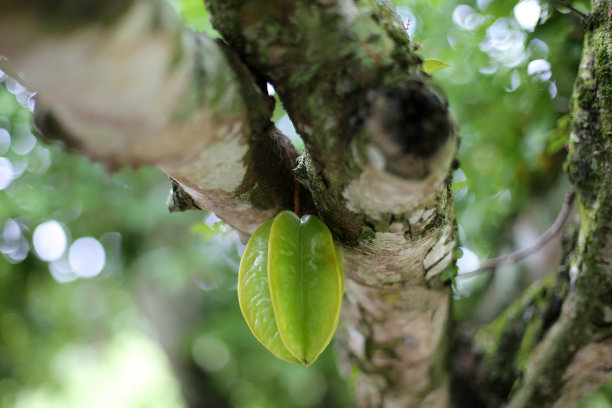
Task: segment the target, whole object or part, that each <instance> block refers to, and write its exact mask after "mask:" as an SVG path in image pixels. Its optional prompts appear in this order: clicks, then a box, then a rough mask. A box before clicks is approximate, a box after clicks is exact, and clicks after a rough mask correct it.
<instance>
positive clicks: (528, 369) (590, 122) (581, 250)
mask: <svg viewBox="0 0 612 408" xmlns="http://www.w3.org/2000/svg"><path fill="white" fill-rule="evenodd" d="M584 24H585V28H586V35H585V42H584V51H583V56H582V60H581V64H580V69H579V73H578V78H577V80H576V83H575V87H574V94H573V102H572V124H571V132H570V135H569V146H570V151H569V155H568V159H567V162H566V171H567V173H568V175H569V177H570V180H571V181H572V183H573V184H574V186H575V188H576V191H577V201H578V202H577V205H576V213H577V217H576V218H577V219H576V223H575V225H574V226H573V228H572V230H571V231H570V233H568V236H567V237H566V242H565V253H566V255H565V259H564V261H563V264H562V265H561V267H560V268H559V269H558V270H557V271H556V272H554V273H553V274H551V275H550V276H548V277H547V278H546V279H545V280H543V281H542V282H541V283H540V284H539V286H537V287H536V286H534V287H532V288H531V290H530V291H528V293H526V294H525V295H524V296H523V297H522V299H520V300H519V301H518V302H516V303H515V304H514V305H512V306H511V307H510V308H508V310H506V311H505V313H504V314H503V315H502V316H500V317H499V318H497V319H496V320H495V321H494V322H493V323H491V324H490V325H488V326H486V327H484V328H481V329H480V330H479V331H478V332H477V333H476V336H475V339H474V342H473V344H472V346H474V349H472V350H470V351H469V352H467V353H461V354H460V357H459V358H458V359H457V363H458V364H457V371H458V372H459V376H460V377H461V376H464V378H462V379H460V382H461V384H464V385H467V384H471V387H472V390H473V395H474V400H471V401H466V402H465V403H464V404H463V405H466V406H470V407H473V406H488V407H497V406H500V405H503V404H504V402H506V401H508V403H507V406H508V407H512V408H522V407H547V406H552V407H568V408H569V407H573V406H575V405H576V403H577V402H578V401H579V399H580V398H582V397H584V396H585V395H587V394H588V393H590V392H592V391H594V390H595V389H596V388H597V387H599V386H600V385H602V384H603V382H604V381H606V380H608V379H609V378H610V377H611V376H612V353H611V351H612V341H611V338H612V295H611V294H612V189H611V188H610V186H611V185H612V109H611V108H612V48H611V45H612V1H610V0H606V1H602V0H598V1H594V2H593V7H592V12H591V13H590V14H589V15H588V16H587V17H586V18H585V21H584ZM467 343H468V344H469V342H467ZM463 346H464V347H465V343H464V344H463ZM468 347H469V346H468ZM465 376H468V378H465Z"/></svg>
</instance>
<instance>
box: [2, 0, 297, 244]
mask: <svg viewBox="0 0 612 408" xmlns="http://www.w3.org/2000/svg"><path fill="white" fill-rule="evenodd" d="M83 4H85V3H83ZM86 4H89V5H90V7H91V8H92V10H89V12H88V13H86V18H83V16H82V15H81V14H79V13H77V11H79V10H80V8H79V7H83V6H82V4H81V2H75V1H71V0H65V1H64V2H63V3H61V4H60V3H56V4H55V6H54V7H51V8H49V7H47V6H45V3H44V2H38V1H36V0H29V1H25V2H17V1H12V2H4V3H3V4H2V6H0V54H1V55H4V56H6V57H7V58H8V61H5V62H4V65H7V66H9V67H10V68H11V70H12V71H14V72H19V74H20V80H22V81H24V82H26V84H27V85H28V86H29V87H31V88H32V89H34V90H36V91H38V95H37V97H36V104H37V105H36V112H35V115H36V123H37V125H38V126H39V128H40V129H41V131H42V132H43V134H44V135H45V136H46V137H48V138H58V139H61V140H63V141H64V142H65V143H67V144H68V145H69V146H72V147H75V148H77V149H78V150H79V151H81V152H83V153H85V154H87V155H89V156H90V157H92V158H93V159H95V160H98V161H101V162H103V163H104V165H105V166H106V167H107V168H109V169H111V170H112V169H115V168H118V167H121V166H130V167H137V166H140V165H147V164H154V165H157V166H159V167H161V168H162V169H163V170H164V171H165V172H166V173H168V174H169V175H170V177H171V178H172V179H173V180H175V181H176V182H177V183H179V184H180V185H181V187H182V189H183V190H184V191H186V192H187V193H188V194H189V195H190V196H191V198H192V199H193V202H194V204H195V206H197V207H199V208H201V209H205V210H208V211H212V212H215V213H216V214H217V215H219V216H220V217H221V218H224V219H225V220H226V221H227V222H229V223H230V224H231V225H233V226H234V227H236V228H237V229H238V230H240V231H241V232H243V233H246V234H250V233H252V232H253V231H254V229H255V228H256V227H257V226H259V225H260V224H261V223H262V222H264V221H266V220H267V219H269V218H271V217H272V216H274V215H275V214H276V213H277V212H278V211H280V210H282V209H286V208H291V207H292V201H293V200H292V198H293V194H292V191H293V189H292V186H293V183H294V182H293V175H292V174H291V169H292V168H293V167H294V166H295V159H296V157H297V153H296V152H295V150H294V149H293V147H292V146H291V144H290V143H289V141H288V140H287V139H286V138H285V137H284V136H282V135H281V134H280V133H279V132H278V131H277V130H275V129H274V127H273V125H272V123H271V122H270V116H271V112H272V108H273V102H272V101H271V99H270V98H269V97H268V96H267V95H266V94H265V91H262V90H261V87H260V86H259V84H258V82H257V80H256V78H254V77H253V75H252V74H251V73H250V72H249V70H248V69H247V68H246V67H245V66H244V64H242V63H241V62H240V60H239V59H238V58H237V57H235V56H234V54H233V53H232V51H231V50H230V49H229V48H227V47H226V46H224V45H223V44H221V43H220V42H216V41H213V40H210V39H207V38H205V37H203V36H200V35H196V34H194V33H193V32H191V31H189V30H187V29H185V28H184V27H183V26H182V24H181V22H180V21H179V20H178V18H177V16H175V15H174V12H173V11H172V10H171V8H170V6H169V5H167V4H165V3H164V2H161V1H141V0H134V1H131V2H113V3H112V4H108V5H105V6H104V7H102V6H100V4H102V3H96V2H93V3H91V4H90V2H87V3H86ZM96 4H97V6H96ZM96 7H98V8H100V10H98V9H97V8H96ZM81 11H82V10H81ZM96 16H97V17H99V19H97V17H96ZM303 201H304V205H305V206H306V205H307V203H308V198H307V197H304V200H303Z"/></svg>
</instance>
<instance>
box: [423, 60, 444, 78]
mask: <svg viewBox="0 0 612 408" xmlns="http://www.w3.org/2000/svg"><path fill="white" fill-rule="evenodd" d="M445 67H448V64H447V63H446V62H444V61H440V60H437V59H435V58H430V59H426V60H424V61H423V69H424V70H425V72H427V73H428V74H432V73H434V72H436V71H439V70H441V69H442V68H445Z"/></svg>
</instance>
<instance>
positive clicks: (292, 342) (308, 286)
mask: <svg viewBox="0 0 612 408" xmlns="http://www.w3.org/2000/svg"><path fill="white" fill-rule="evenodd" d="M343 293H344V270H343V267H342V258H341V257H340V253H339V251H338V248H337V246H336V244H335V243H334V241H333V239H332V235H331V232H330V231H329V229H328V228H327V226H326V225H325V224H324V223H323V222H322V221H321V220H320V219H318V218H317V217H315V216H312V215H306V216H304V217H302V218H301V219H300V218H298V217H297V216H296V215H295V214H294V213H292V212H290V211H283V212H281V213H279V214H278V215H277V216H276V217H275V218H274V219H273V220H270V221H268V222H266V223H264V224H263V225H262V226H260V227H259V228H258V229H257V230H256V231H255V233H254V234H253V236H252V237H251V239H250V240H249V242H248V244H247V246H246V248H245V251H244V254H243V255H242V260H241V262H240V272H239V276H238V299H239V302H240V309H241V310H242V314H243V315H244V318H245V320H246V322H247V324H248V326H249V328H250V329H251V331H252V332H253V335H255V337H256V338H257V339H258V340H259V341H260V342H261V343H262V344H263V345H264V346H265V347H266V348H267V349H268V350H270V351H271V352H272V353H273V354H274V355H276V356H277V357H278V358H280V359H282V360H285V361H289V362H292V363H296V364H303V365H306V366H308V365H310V364H312V362H313V361H315V359H316V358H317V357H318V356H319V354H321V352H322V351H323V350H324V349H325V348H326V347H327V345H328V344H329V342H330V341H331V338H332V336H333V335H334V332H335V331H336V327H337V326H338V319H339V316H340V304H341V301H342V295H343Z"/></svg>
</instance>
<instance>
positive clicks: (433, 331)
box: [206, 0, 456, 407]
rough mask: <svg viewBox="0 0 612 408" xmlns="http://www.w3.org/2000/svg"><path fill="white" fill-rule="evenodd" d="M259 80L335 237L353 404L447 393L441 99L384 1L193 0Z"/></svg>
mask: <svg viewBox="0 0 612 408" xmlns="http://www.w3.org/2000/svg"><path fill="white" fill-rule="evenodd" d="M206 3H207V6H208V8H209V10H210V11H211V13H212V16H213V24H214V25H215V27H216V28H217V29H218V30H219V31H220V32H221V33H222V34H223V36H224V37H225V39H226V40H227V41H228V43H229V44H230V45H231V46H232V47H233V48H235V49H236V50H237V51H238V52H239V53H240V54H241V57H242V58H243V60H244V61H246V63H247V64H248V65H249V66H250V67H251V68H252V69H253V70H254V71H256V72H258V73H259V74H260V75H262V77H264V78H265V79H266V80H267V81H269V82H271V83H272V84H273V85H274V87H275V89H276V91H277V92H278V94H279V96H280V97H281V99H282V101H283V104H284V107H285V109H286V110H287V112H288V113H289V115H290V117H291V119H292V121H293V122H294V124H295V126H296V129H297V130H298V132H299V133H300V135H301V136H302V137H303V139H304V141H305V145H306V152H307V153H306V154H305V155H304V157H303V158H302V160H301V162H300V166H299V167H298V169H297V170H296V175H297V177H298V179H299V180H300V181H301V182H302V183H303V184H304V185H305V186H306V187H307V188H308V189H309V190H310V191H311V192H312V195H313V199H314V202H315V205H316V210H317V212H318V214H319V215H320V216H321V217H322V218H323V219H324V220H325V222H326V223H327V224H328V225H329V226H330V228H331V229H332V230H333V232H334V234H335V236H336V237H337V238H338V240H339V241H341V243H342V244H344V245H343V247H342V255H343V259H344V263H345V270H346V272H347V276H348V277H349V278H350V280H349V281H348V282H347V285H346V288H347V289H346V298H345V304H344V309H343V316H344V328H345V331H344V333H341V334H340V336H339V337H340V339H341V340H342V342H343V346H344V347H343V349H342V351H343V355H344V357H345V358H344V364H345V368H346V369H347V372H352V373H355V372H358V373H359V376H358V377H357V384H356V387H355V390H356V392H357V394H358V395H357V401H359V404H361V405H363V406H389V407H390V406H402V407H409V406H417V405H420V404H427V403H429V404H435V405H437V406H443V405H445V404H447V403H448V394H447V392H446V385H447V381H446V377H445V375H444V373H443V370H442V369H441V367H442V365H443V362H444V357H445V352H444V351H445V348H444V338H445V333H446V328H447V321H448V305H449V290H448V287H447V286H446V285H444V284H441V282H440V281H439V276H440V273H441V272H442V271H444V270H445V269H446V268H447V267H448V266H449V265H450V264H451V263H452V260H453V247H454V245H455V241H454V231H455V225H454V215H453V205H452V199H451V198H450V193H449V191H448V189H447V185H446V182H445V181H446V178H447V175H448V173H449V167H450V165H451V162H452V161H453V158H454V156H455V152H456V138H455V135H454V129H453V125H452V123H451V121H450V118H449V115H448V109H447V103H446V99H445V98H444V96H443V95H442V93H441V92H440V91H439V90H438V89H437V88H436V87H435V86H434V85H433V84H432V83H431V82H430V80H429V78H428V77H427V76H426V75H425V74H424V73H423V72H422V71H421V65H420V64H421V60H420V58H419V57H418V56H417V55H416V54H415V53H414V50H413V48H412V46H411V44H410V42H409V41H408V37H407V35H406V32H405V30H404V28H403V24H402V23H401V20H400V19H399V17H398V16H397V14H396V13H395V11H394V9H393V7H392V6H391V5H390V3H389V2H387V1H379V2H377V3H375V2H370V1H366V0H362V1H317V2H313V1H311V0H303V1H295V0H282V1H261V0H229V1H228V0H207V1H206Z"/></svg>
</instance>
